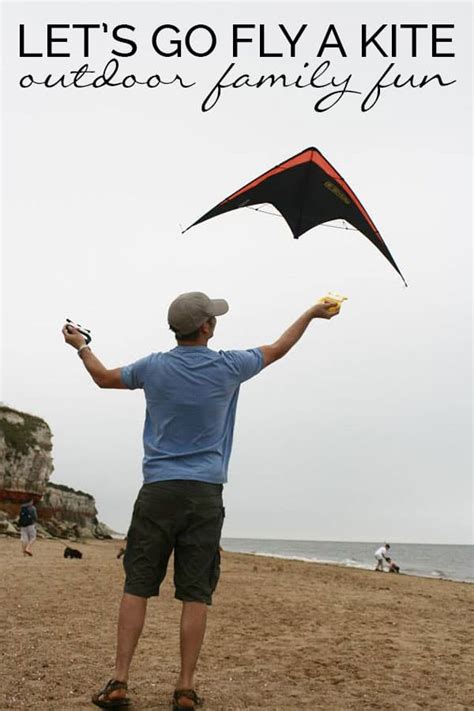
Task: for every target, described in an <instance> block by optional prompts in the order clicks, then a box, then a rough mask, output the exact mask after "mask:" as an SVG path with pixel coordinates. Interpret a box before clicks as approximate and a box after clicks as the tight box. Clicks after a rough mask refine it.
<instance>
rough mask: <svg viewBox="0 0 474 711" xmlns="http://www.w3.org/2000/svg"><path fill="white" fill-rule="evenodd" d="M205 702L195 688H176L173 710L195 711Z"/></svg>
mask: <svg viewBox="0 0 474 711" xmlns="http://www.w3.org/2000/svg"><path fill="white" fill-rule="evenodd" d="M183 699H186V701H185V703H184V704H183V703H182V700H183ZM188 701H191V704H189V703H187V702H188ZM203 703H204V699H201V697H200V696H198V695H197V694H196V692H195V691H194V689H176V690H175V692H174V694H173V711H193V709H195V708H196V707H197V706H202V705H203Z"/></svg>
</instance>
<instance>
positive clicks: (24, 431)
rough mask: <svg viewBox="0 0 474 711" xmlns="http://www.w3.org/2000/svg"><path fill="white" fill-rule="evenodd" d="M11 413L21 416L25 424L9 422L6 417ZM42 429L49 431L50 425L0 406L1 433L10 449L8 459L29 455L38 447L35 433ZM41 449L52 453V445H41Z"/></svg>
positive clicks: (31, 416) (39, 419) (24, 413)
mask: <svg viewBox="0 0 474 711" xmlns="http://www.w3.org/2000/svg"><path fill="white" fill-rule="evenodd" d="M10 413H11V414H14V415H19V416H20V417H21V418H22V419H23V423H15V422H9V421H8V420H7V419H6V418H5V416H7V415H9V414H10ZM40 428H42V429H44V428H46V429H47V430H48V431H49V427H48V424H47V423H46V422H45V421H44V420H42V419H41V417H35V416H34V415H29V414H27V413H26V412H19V411H18V410H13V409H12V408H11V407H6V406H5V405H0V432H1V433H2V434H3V436H4V438H5V443H6V445H7V448H8V449H7V458H9V457H11V456H12V454H13V453H19V454H27V453H28V450H29V449H31V448H32V447H34V446H35V445H37V444H38V442H37V441H36V439H35V436H34V433H35V432H36V431H37V430H38V429H40ZM41 449H44V450H46V451H50V450H51V449H52V445H51V444H41ZM8 450H10V451H8Z"/></svg>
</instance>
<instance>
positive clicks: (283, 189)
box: [184, 146, 407, 286]
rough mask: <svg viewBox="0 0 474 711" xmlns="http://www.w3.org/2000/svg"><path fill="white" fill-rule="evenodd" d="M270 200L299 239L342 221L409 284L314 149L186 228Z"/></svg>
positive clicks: (363, 213)
mask: <svg viewBox="0 0 474 711" xmlns="http://www.w3.org/2000/svg"><path fill="white" fill-rule="evenodd" d="M264 203H269V204H271V205H273V206H274V207H275V208H276V209H277V210H278V212H279V213H280V214H281V215H282V217H284V219H285V220H286V222H287V223H288V226H289V227H290V229H291V231H292V233H293V237H294V238H295V239H298V237H300V235H302V234H304V233H305V232H307V231H308V230H310V229H311V228H312V227H316V226H317V225H322V224H324V223H325V222H330V221H332V220H337V219H342V220H345V221H346V222H348V223H349V224H351V225H352V226H353V227H354V228H355V229H356V230H359V232H361V233H362V234H364V235H365V236H366V237H367V238H368V239H369V240H370V241H371V242H372V244H373V245H375V247H377V249H378V250H379V251H380V252H382V254H383V255H384V257H386V259H388V261H389V262H390V264H391V265H392V266H393V267H394V269H396V271H397V272H398V273H399V274H400V276H401V277H402V279H403V282H404V284H405V286H406V285H407V283H406V281H405V279H404V277H403V275H402V273H401V271H400V269H399V268H398V266H397V264H396V262H395V260H394V258H393V257H392V255H391V254H390V251H389V249H388V247H387V245H386V244H385V242H384V241H383V239H382V237H381V235H380V232H379V231H378V229H377V228H376V226H375V225H374V223H373V222H372V220H371V218H370V217H369V215H368V213H367V211H366V210H365V208H364V207H363V205H362V203H361V202H360V200H359V199H358V197H357V196H356V195H355V193H353V191H352V190H351V188H350V187H349V185H348V184H347V183H346V181H345V180H344V178H343V177H342V176H341V175H340V174H339V173H338V172H337V170H336V169H335V168H333V166H332V165H331V164H330V163H329V162H328V161H327V160H326V158H325V157H324V156H323V155H322V153H320V151H318V149H317V148H314V146H313V147H310V148H306V149H305V150H304V151H301V153H298V154H297V155H295V156H293V157H292V158H289V159H288V160H286V161H284V162H283V163H280V164H279V165H276V166H275V167H274V168H271V169H270V170H267V172H266V173H263V175H260V176H259V177H258V178H255V180H252V181H251V182H250V183H247V185H244V186H243V187H242V188H240V189H239V190H237V191H236V192H234V193H232V195H229V197H227V198H225V200H223V201H222V202H220V203H219V204H218V205H216V206H215V207H213V208H212V209H211V210H209V212H206V213H205V215H203V216H202V217H200V218H199V219H198V220H196V222H193V224H192V225H190V226H189V227H188V228H187V229H186V230H184V232H186V231H187V230H189V229H190V228H191V227H194V225H198V224H199V223H200V222H204V221H205V220H209V219H210V218H211V217H216V216H217V215H222V214H224V213H225V212H229V211H230V210H235V209H237V208H239V207H251V206H252V205H262V204H264Z"/></svg>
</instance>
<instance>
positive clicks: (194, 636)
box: [176, 602, 207, 704]
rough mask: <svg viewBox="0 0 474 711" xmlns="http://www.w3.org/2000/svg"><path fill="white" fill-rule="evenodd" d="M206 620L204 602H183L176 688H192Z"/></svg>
mask: <svg viewBox="0 0 474 711" xmlns="http://www.w3.org/2000/svg"><path fill="white" fill-rule="evenodd" d="M206 620H207V605H206V604H205V603H204V602H183V609H182V612H181V629H180V647H181V671H180V674H179V677H178V681H177V683H176V688H177V689H193V688H194V672H195V669H196V664H197V660H198V657H199V652H200V651H201V646H202V641H203V639H204V633H205V631H206ZM183 704H185V700H184V699H183Z"/></svg>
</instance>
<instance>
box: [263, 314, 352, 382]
mask: <svg viewBox="0 0 474 711" xmlns="http://www.w3.org/2000/svg"><path fill="white" fill-rule="evenodd" d="M330 309H334V302H331V301H327V302H323V303H318V304H315V305H314V306H311V308H309V309H308V310H307V311H305V312H304V314H301V316H300V317H299V318H298V319H296V321H295V322H294V323H293V324H292V325H291V326H290V327H289V328H287V329H286V331H285V332H284V333H282V335H281V336H280V338H278V339H277V340H276V341H275V343H272V344H271V345H268V346H260V350H261V351H262V353H263V367H264V368H266V366H267V365H270V364H271V363H274V362H275V361H276V360H279V359H280V358H283V356H284V355H286V354H287V353H288V351H289V350H290V349H291V348H293V346H294V345H295V343H297V342H298V341H299V340H300V338H301V336H302V335H303V333H304V332H305V331H306V329H307V328H308V326H309V324H310V323H311V321H312V320H313V319H315V318H324V319H330V318H332V317H333V316H337V313H338V312H336V313H334V312H332V313H331V312H330V311H329V310H330Z"/></svg>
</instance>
